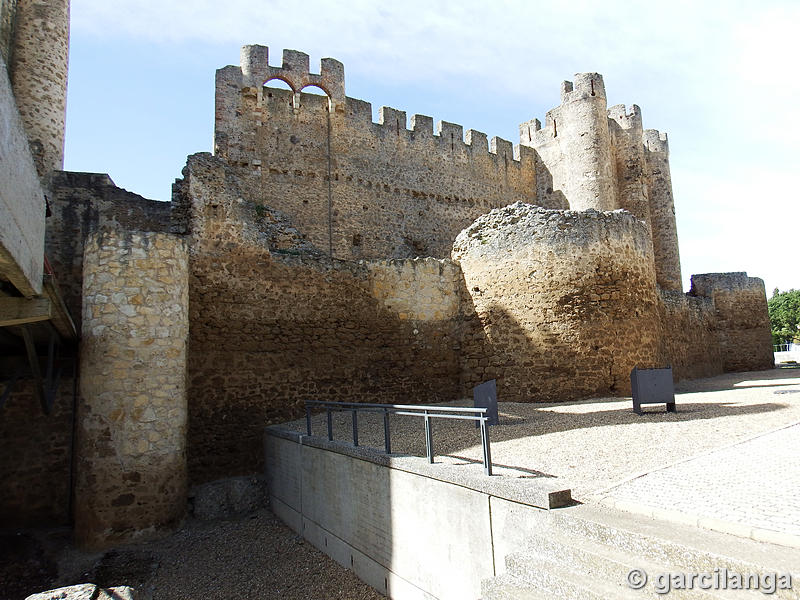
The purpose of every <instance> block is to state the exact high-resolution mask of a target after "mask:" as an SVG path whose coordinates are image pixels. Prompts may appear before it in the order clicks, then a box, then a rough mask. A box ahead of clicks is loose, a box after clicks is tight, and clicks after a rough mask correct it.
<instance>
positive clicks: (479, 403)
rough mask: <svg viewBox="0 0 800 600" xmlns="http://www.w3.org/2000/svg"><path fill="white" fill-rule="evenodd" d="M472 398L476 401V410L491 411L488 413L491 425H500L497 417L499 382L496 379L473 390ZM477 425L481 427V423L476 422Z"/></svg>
mask: <svg viewBox="0 0 800 600" xmlns="http://www.w3.org/2000/svg"><path fill="white" fill-rule="evenodd" d="M472 398H473V399H474V400H475V408H488V409H489V410H488V412H487V413H486V416H487V417H489V421H488V424H489V425H498V424H499V423H500V418H499V417H498V415H497V382H496V381H495V380H494V379H491V380H490V381H487V382H486V383H482V384H480V385H476V386H475V387H474V388H472ZM475 425H476V426H480V423H478V422H477V421H476V422H475Z"/></svg>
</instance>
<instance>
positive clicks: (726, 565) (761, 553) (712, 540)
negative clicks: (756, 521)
mask: <svg viewBox="0 0 800 600" xmlns="http://www.w3.org/2000/svg"><path fill="white" fill-rule="evenodd" d="M535 518H536V519H537V520H538V521H539V523H538V525H539V526H540V528H539V531H540V534H539V537H541V538H547V537H548V536H549V535H550V534H552V535H553V539H562V540H563V538H569V543H567V544H566V545H567V546H569V545H572V546H574V547H576V548H579V547H581V542H583V541H585V542H588V543H589V544H593V545H596V546H593V547H594V548H595V551H597V546H604V547H607V548H609V549H613V550H614V551H615V552H617V553H622V557H623V558H624V556H631V557H634V558H635V559H636V560H637V561H645V562H647V563H650V564H652V565H658V566H663V568H661V569H660V572H676V571H678V572H680V571H683V572H698V573H713V572H714V570H715V569H720V570H721V569H727V570H728V571H729V572H731V573H757V574H759V575H771V574H773V573H791V574H792V579H793V582H794V583H795V589H794V590H777V591H776V592H775V594H773V595H772V597H773V598H786V599H787V600H796V599H798V598H800V593H798V591H796V590H798V589H800V587H799V586H800V573H798V572H800V551H799V550H797V549H794V548H786V547H782V546H775V545H772V544H765V543H761V542H755V541H753V540H749V539H744V538H739V537H736V536H732V535H728V534H724V533H718V532H714V531H707V530H700V529H697V528H694V527H690V526H684V525H680V524H675V523H667V522H664V521H658V520H656V519H651V518H648V517H645V516H641V515H634V514H631V513H624V512H622V511H615V510H612V509H606V508H604V507H595V506H591V505H582V506H576V507H570V508H566V509H559V510H551V511H542V513H541V514H539V515H537V516H536V517H535ZM562 546H564V544H563V543H562ZM616 556H617V557H618V558H619V556H620V554H616ZM632 566H638V565H632ZM612 573H614V572H613V571H612ZM612 576H613V577H617V576H618V571H616V573H614V574H613V575H612ZM715 593H716V592H715ZM735 593H736V597H737V598H745V597H746V596H745V592H743V591H736V592H735ZM748 595H749V594H748ZM720 597H725V595H724V594H720ZM753 597H760V596H758V595H756V596H753Z"/></svg>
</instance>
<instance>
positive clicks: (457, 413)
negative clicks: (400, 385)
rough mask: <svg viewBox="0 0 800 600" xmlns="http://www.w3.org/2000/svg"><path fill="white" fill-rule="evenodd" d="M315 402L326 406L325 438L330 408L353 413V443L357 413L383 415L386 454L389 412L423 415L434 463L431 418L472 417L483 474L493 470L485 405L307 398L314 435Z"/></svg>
mask: <svg viewBox="0 0 800 600" xmlns="http://www.w3.org/2000/svg"><path fill="white" fill-rule="evenodd" d="M314 406H318V407H321V408H324V409H325V420H326V423H327V429H328V431H327V433H328V441H331V442H332V441H333V412H334V411H339V412H343V411H348V412H350V413H351V415H352V423H353V446H354V447H358V445H359V440H358V413H359V412H379V413H381V414H382V416H383V437H384V449H385V451H386V454H391V453H392V443H391V434H390V428H389V416H390V415H392V414H396V415H403V416H412V417H422V418H423V421H424V426H425V454H426V457H427V459H428V462H429V463H431V464H433V463H434V455H435V452H434V445H433V419H434V418H438V419H458V420H468V421H475V422H476V425H478V427H479V428H480V431H481V446H482V450H483V471H484V473H486V475H491V474H492V453H491V448H490V445H489V419H490V417H489V415H488V414H487V413H488V409H487V408H469V407H463V406H432V405H411V404H367V403H358V402H325V401H320V400H306V405H305V413H306V432H307V433H308V435H309V436H311V435H313V431H312V426H311V409H312V407H314Z"/></svg>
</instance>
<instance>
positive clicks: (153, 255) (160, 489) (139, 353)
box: [75, 229, 189, 547]
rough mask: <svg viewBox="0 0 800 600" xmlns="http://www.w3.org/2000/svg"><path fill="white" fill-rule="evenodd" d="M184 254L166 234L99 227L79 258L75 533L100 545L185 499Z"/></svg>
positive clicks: (169, 515) (159, 522)
mask: <svg viewBox="0 0 800 600" xmlns="http://www.w3.org/2000/svg"><path fill="white" fill-rule="evenodd" d="M187 265H188V257H187V251H186V244H185V242H184V241H183V240H181V239H178V238H176V237H175V236H172V235H170V234H163V233H140V232H124V233H122V234H119V233H117V232H115V231H112V230H108V229H104V230H101V231H99V232H97V233H94V234H92V235H91V236H90V237H89V239H88V240H87V242H86V249H85V252H84V259H83V269H84V277H83V326H82V331H83V336H82V344H81V365H82V374H81V385H80V390H81V399H80V404H79V407H78V436H77V460H76V475H77V479H76V484H75V498H76V502H75V534H76V537H77V539H78V540H79V541H80V542H81V543H82V544H84V545H87V546H97V547H102V546H105V545H111V544H115V543H119V542H123V541H127V540H130V539H133V538H135V537H141V536H146V535H151V534H154V533H156V532H158V531H159V530H161V529H169V528H171V527H174V526H175V525H177V524H178V523H179V522H180V520H181V518H182V516H183V514H184V512H185V508H186V485H187V483H186V447H185V444H186V413H187V411H186V339H187V336H188V329H189V323H188V311H187V304H188V269H187Z"/></svg>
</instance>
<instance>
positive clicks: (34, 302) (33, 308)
mask: <svg viewBox="0 0 800 600" xmlns="http://www.w3.org/2000/svg"><path fill="white" fill-rule="evenodd" d="M52 306H53V305H52V303H51V302H50V300H48V299H47V298H31V299H30V300H29V299H28V298H0V327H8V326H9V325H24V324H25V323H35V322H36V321H47V320H49V319H51V318H52V317H53V315H52V310H53V309H52Z"/></svg>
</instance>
